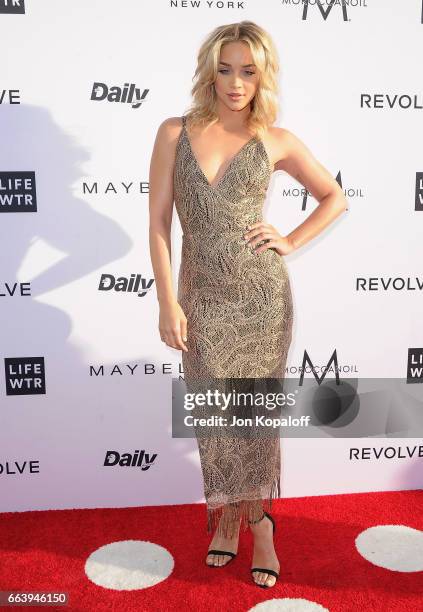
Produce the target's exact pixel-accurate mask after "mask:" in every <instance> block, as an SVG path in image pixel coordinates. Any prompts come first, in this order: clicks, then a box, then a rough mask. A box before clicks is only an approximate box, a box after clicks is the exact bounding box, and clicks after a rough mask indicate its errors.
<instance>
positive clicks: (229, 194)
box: [149, 21, 347, 587]
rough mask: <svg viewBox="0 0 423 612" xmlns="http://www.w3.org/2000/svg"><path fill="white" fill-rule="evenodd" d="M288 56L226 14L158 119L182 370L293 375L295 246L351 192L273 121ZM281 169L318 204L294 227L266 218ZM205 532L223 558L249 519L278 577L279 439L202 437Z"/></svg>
mask: <svg viewBox="0 0 423 612" xmlns="http://www.w3.org/2000/svg"><path fill="white" fill-rule="evenodd" d="M278 68H279V65H278V57H277V52H276V49H275V46H274V43H273V42H272V40H271V38H270V37H269V35H268V34H267V33H266V32H265V31H264V30H263V29H262V28H261V27H259V26H258V25H257V24H255V23H253V22H251V21H242V22H240V23H235V24H230V25H224V26H221V27H218V28H216V29H215V30H214V31H212V32H211V34H210V35H209V36H208V37H207V39H206V40H205V41H204V43H203V44H202V45H201V48H200V50H199V53H198V64H197V69H196V72H195V83H194V86H193V88H192V97H193V101H192V105H191V108H190V109H189V111H188V112H187V113H186V114H185V115H184V116H183V117H172V118H168V119H166V120H165V121H163V122H162V123H161V125H160V126H159V129H158V132H157V136H156V140H155V144H154V149H153V154H152V159H151V166H150V204H149V207H150V253H151V259H152V265H153V270H154V275H155V280H156V287H157V297H158V301H159V305H160V318H159V331H160V337H161V339H162V341H163V342H165V343H166V344H167V345H168V346H170V347H173V348H175V349H178V350H182V364H183V369H184V377H185V378H186V379H188V380H194V379H204V380H207V379H208V378H210V377H212V378H214V379H220V378H234V379H238V378H239V379H249V378H279V379H282V378H283V377H284V373H285V364H286V358H287V353H288V349H289V346H290V343H291V335H292V324H293V307H292V305H293V301H292V295H291V288H290V281H289V276H288V271H287V267H286V264H285V260H284V257H285V256H286V255H288V254H290V253H291V252H292V251H294V250H295V249H298V248H300V247H301V246H303V245H304V244H306V243H307V242H308V241H309V240H311V239H312V238H313V237H315V236H316V235H317V234H319V233H320V232H321V231H322V230H323V229H324V228H325V227H326V226H327V225H329V224H330V223H331V222H332V221H333V220H334V219H335V218H336V217H338V216H339V215H340V214H341V212H342V211H344V210H345V209H346V208H347V203H346V200H345V198H344V195H343V193H342V190H341V188H340V187H339V185H338V183H337V182H336V181H335V180H334V178H333V177H332V176H331V175H330V174H329V172H328V171H327V170H326V169H325V168H324V167H323V166H322V165H321V164H320V163H319V162H318V161H317V160H316V159H315V158H314V157H313V155H312V154H311V152H310V151H309V150H308V149H307V147H306V146H305V145H304V144H303V143H302V142H301V141H300V140H299V139H298V138H297V137H296V136H295V135H294V134H293V133H292V132H290V131H289V130H287V129H284V128H279V127H274V126H273V123H274V122H275V120H276V116H277V112H278V99H277V95H278ZM274 170H285V171H286V172H288V173H289V174H291V175H292V176H293V177H295V178H296V179H297V180H298V181H299V182H300V183H302V184H303V185H304V186H305V187H306V188H307V189H308V190H309V191H310V192H311V194H312V195H313V196H314V197H315V198H316V200H318V202H319V205H318V206H317V207H316V208H315V210H314V211H313V212H312V213H311V214H310V215H309V216H308V217H307V218H306V219H305V221H304V222H303V223H301V225H299V226H298V227H296V228H295V229H294V230H293V231H291V232H290V233H289V234H288V235H281V234H280V233H279V231H278V230H277V229H276V228H275V227H274V226H272V225H270V224H269V223H267V222H266V221H265V220H264V219H263V213H262V209H263V204H264V201H265V197H266V192H267V188H268V185H269V181H270V179H271V176H272V173H273V171H274ZM173 203H175V207H176V210H177V214H178V216H179V220H180V223H181V227H182V231H183V242H182V257H181V267H180V270H179V277H178V292H177V295H176V296H175V294H174V291H173V287H172V279H171V278H172V277H171V246H170V244H171V241H170V235H171V222H172V214H173ZM197 443H198V448H199V454H200V460H201V468H202V474H203V479H204V495H205V499H206V507H207V518H208V520H207V531H208V533H212V532H213V531H214V534H213V537H212V540H211V542H210V546H209V549H208V554H207V555H206V558H205V561H206V563H207V565H209V566H210V567H223V566H225V565H227V563H229V562H230V561H231V560H232V559H233V558H234V557H235V556H236V553H237V549H238V538H239V531H240V527H241V526H242V527H243V529H244V530H245V529H246V528H247V527H248V526H249V528H250V529H251V531H252V533H253V541H254V549H253V551H252V559H251V574H252V579H253V581H254V583H255V584H257V585H259V586H261V587H270V586H273V585H274V584H275V582H276V580H277V578H278V577H279V571H280V565H279V561H278V558H277V556H276V552H275V548H274V542H273V533H274V531H275V521H274V519H273V517H272V516H271V514H270V513H269V510H270V509H271V505H272V500H273V499H274V498H277V497H280V496H281V491H280V470H281V460H280V439H279V437H278V438H276V437H274V438H272V439H269V438H266V437H262V436H256V437H254V436H253V437H251V436H246V437H242V436H238V437H236V438H235V437H234V438H230V437H228V436H218V435H210V436H208V437H207V436H206V437H204V438H200V437H197Z"/></svg>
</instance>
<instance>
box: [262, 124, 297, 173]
mask: <svg viewBox="0 0 423 612" xmlns="http://www.w3.org/2000/svg"><path fill="white" fill-rule="evenodd" d="M266 138H267V147H268V149H269V150H270V151H271V154H272V159H273V160H274V163H275V164H276V168H275V169H278V167H277V163H278V162H279V163H283V161H284V160H285V159H287V158H288V157H289V156H290V155H292V154H295V153H300V152H304V151H305V150H307V147H306V146H305V144H304V143H303V142H302V140H301V139H300V138H298V136H296V135H295V134H294V132H293V131H292V130H289V129H288V128H282V127H275V126H272V127H269V128H268V130H267V135H266Z"/></svg>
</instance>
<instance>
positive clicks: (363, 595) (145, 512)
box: [0, 491, 423, 612]
mask: <svg viewBox="0 0 423 612" xmlns="http://www.w3.org/2000/svg"><path fill="white" fill-rule="evenodd" d="M422 500H423V494H422V492H421V491H401V492H386V493H372V494H369V493H362V494H352V495H331V496H325V497H302V498H291V499H281V500H278V501H277V502H276V503H275V506H274V510H273V516H274V518H275V520H276V534H275V542H276V551H277V553H278V558H279V562H280V564H281V576H280V579H279V581H278V583H277V584H276V586H275V587H273V588H269V589H261V588H259V587H257V586H255V585H254V584H252V582H251V578H250V573H249V567H250V557H251V553H252V536H251V534H250V533H249V532H246V533H241V537H240V548H239V554H238V556H237V558H236V559H235V560H234V561H232V562H231V563H230V564H229V565H228V567H226V568H217V569H210V568H208V567H207V566H206V565H205V563H204V556H205V552H206V550H207V547H208V544H209V539H210V538H209V536H207V534H206V533H205V527H204V521H205V507H204V505H203V504H190V505H177V506H159V507H143V508H119V509H98V510H56V511H34V512H17V513H9V512H8V513H2V514H1V521H0V541H1V550H0V568H1V570H0V590H2V591H6V590H15V591H24V590H27V591H56V592H63V591H66V592H68V593H69V596H70V603H69V605H68V606H56V607H54V608H53V607H52V606H50V607H47V608H46V609H50V610H51V609H56V610H72V611H74V610H75V611H76V610H81V611H84V612H85V611H97V610H98V611H102V610H115V611H118V612H125V611H137V612H142V611H146V610H148V611H150V610H154V611H156V610H160V611H176V610H178V611H180V610H185V609H187V610H190V611H191V612H194V611H197V610H198V611H200V610H201V611H203V610H204V611H206V610H210V611H215V610H222V611H226V610H240V611H241V610H242V611H248V610H251V609H253V608H254V606H257V604H259V603H260V602H265V601H267V602H269V604H272V600H275V599H276V600H279V603H278V606H279V607H277V606H276V601H275V602H273V604H272V605H268V607H266V606H264V604H263V605H262V606H258V607H257V610H263V611H264V610H266V609H269V610H270V609H271V610H278V609H280V610H292V611H297V610H298V611H302V610H310V612H312V611H313V610H316V611H317V610H320V609H322V610H324V609H327V610H329V611H330V612H340V611H342V612H350V611H351V612H352V611H354V612H356V611H357V610H372V612H378V611H381V612H382V611H387V610H389V611H390V612H396V611H398V612H406V611H408V610H410V611H413V612H415V611H417V610H419V609H420V610H421V609H422V608H423V599H422V596H423V571H421V570H422V569H423V568H422V567H420V565H419V564H420V562H421V558H422V557H421V553H422V551H423V547H421V550H420V552H419V547H420V543H421V539H420V537H421V536H423V534H422V533H421V532H420V533H419V532H418V531H415V530H422V529H423V501H422ZM383 525H390V526H395V525H402V526H404V528H405V529H406V528H407V527H408V528H412V529H409V532H403V531H401V529H402V528H401V529H400V530H399V533H396V529H397V528H395V527H390V528H388V531H389V530H393V534H392V537H394V538H399V539H398V540H397V542H398V543H397V544H395V546H391V547H390V549H389V550H388V551H387V550H386V540H384V538H385V537H386V534H385V532H384V530H383V529H381V530H379V531H378V530H375V531H374V532H373V531H372V530H371V532H370V533H374V534H375V536H376V539H375V540H372V539H371V538H370V540H369V539H366V538H367V536H366V535H365V534H364V535H363V536H360V537H363V538H364V543H363V545H364V546H365V545H367V546H368V547H369V554H373V553H374V554H375V555H378V554H379V553H380V550H379V549H380V548H381V549H382V552H381V553H380V554H381V555H382V557H389V559H390V561H389V562H392V563H393V564H394V567H398V565H395V564H400V563H409V562H410V563H411V565H412V567H411V569H410V568H407V569H406V570H401V571H398V570H395V569H387V568H386V567H379V565H376V564H375V563H373V562H371V561H369V560H367V559H366V558H364V556H363V555H362V554H360V552H359V550H358V548H359V547H357V546H356V543H355V540H356V538H357V536H359V534H361V533H362V532H363V531H365V530H366V529H368V528H370V527H375V526H383ZM408 534H409V535H410V539H408ZM389 537H391V535H389ZM389 537H388V544H389ZM122 540H139V541H147V542H152V543H154V544H156V545H159V546H160V547H163V549H165V550H163V554H164V560H165V562H168V561H169V560H171V567H170V569H169V568H168V571H167V573H166V575H165V576H164V577H163V576H161V577H159V578H157V580H156V581H157V584H154V585H153V586H148V587H146V588H136V589H135V590H116V588H113V589H111V588H105V587H104V586H99V585H98V584H95V583H94V582H92V580H90V578H88V576H87V574H86V572H85V562H86V560H87V558H88V557H89V555H90V554H91V553H93V552H94V551H95V550H96V549H98V548H99V547H101V546H104V545H107V544H110V543H113V542H118V541H122ZM366 543H367V544H366ZM403 544H404V546H405V548H404V549H402V545H403ZM136 545H137V546H138V544H136ZM142 546H150V545H148V544H147V545H142ZM384 546H385V551H384V552H383V547H384ZM410 546H411V551H410V552H409V551H408V550H407V547H410ZM373 549H374V550H373ZM157 550H159V552H160V551H161V549H157ZM401 550H402V552H401ZM166 551H167V552H166ZM361 552H362V551H361ZM160 554H162V553H160ZM401 555H402V559H401V558H399V557H401ZM413 555H414V557H413ZM159 556H160V555H159ZM153 557H154V555H153ZM391 557H392V558H391ZM172 558H173V559H172ZM413 558H414V561H413ZM160 563H162V561H161V560H160V559H159V561H158V564H159V565H160ZM173 563H174V565H173ZM127 565H128V566H127V567H126V570H125V568H123V570H124V572H125V571H127V572H129V574H128V573H126V574H124V575H125V576H126V577H128V576H131V571H132V570H133V569H134V568H133V567H131V564H130V560H128V563H127ZM134 565H136V564H134ZM108 569H110V571H111V572H112V573H113V572H115V573H116V571H117V572H119V571H121V570H122V567H121V566H119V567H115V566H113V564H112V565H111V566H110V568H108ZM137 569H138V568H137V567H135V570H137ZM156 575H157V572H156ZM166 576H168V577H166ZM106 579H107V578H106ZM289 599H293V600H296V601H292V602H290V601H288V600H289ZM308 602H310V604H309V603H308ZM313 604H314V605H313ZM319 605H320V606H321V607H322V608H319ZM314 606H316V607H314Z"/></svg>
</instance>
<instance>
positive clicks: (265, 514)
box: [248, 512, 279, 589]
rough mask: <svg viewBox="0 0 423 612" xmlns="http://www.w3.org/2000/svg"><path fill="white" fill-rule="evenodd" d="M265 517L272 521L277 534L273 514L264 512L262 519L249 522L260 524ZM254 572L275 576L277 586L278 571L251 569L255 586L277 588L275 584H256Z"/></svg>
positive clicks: (263, 568)
mask: <svg viewBox="0 0 423 612" xmlns="http://www.w3.org/2000/svg"><path fill="white" fill-rule="evenodd" d="M265 516H267V518H268V519H270V521H271V522H272V526H273V533H275V531H276V524H275V521H274V519H273V516H272V515H271V514H269V513H268V512H263V516H262V517H261V518H259V519H258V520H257V521H248V522H249V523H251V524H254V523H259V522H260V521H262V520H263V519H264V517H265ZM253 572H263V574H270V575H271V576H274V577H275V578H276V580H275V584H276V582H277V580H278V578H279V573H278V572H277V571H275V570H272V569H269V568H266V567H253V568H251V574H252V575H253V582H254V584H256V585H257V586H259V587H262V588H264V589H268V588H269V587H270V586H275V584H272V585H270V584H259V583H258V582H256V581H255V580H254V574H253Z"/></svg>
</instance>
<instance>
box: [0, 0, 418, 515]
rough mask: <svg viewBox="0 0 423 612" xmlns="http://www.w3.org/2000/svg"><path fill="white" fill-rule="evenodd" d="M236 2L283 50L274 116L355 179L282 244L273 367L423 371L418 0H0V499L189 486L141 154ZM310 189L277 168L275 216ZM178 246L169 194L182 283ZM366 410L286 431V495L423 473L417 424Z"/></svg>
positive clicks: (413, 478)
mask: <svg viewBox="0 0 423 612" xmlns="http://www.w3.org/2000/svg"><path fill="white" fill-rule="evenodd" d="M243 19H248V20H252V21H255V22H256V23H258V24H259V25H260V26H262V27H263V28H265V29H266V30H267V31H268V32H269V33H270V35H271V36H272V38H273V39H274V41H275V43H276V46H277V49H278V52H279V58H280V63H281V72H280V116H279V119H278V122H277V125H279V126H281V127H286V128H288V129H289V130H291V131H292V132H294V133H295V134H296V135H297V136H298V137H299V138H301V139H302V140H303V142H304V143H305V144H306V145H307V146H308V147H309V148H310V150H311V151H312V152H313V154H314V155H315V156H316V158H317V159H318V160H319V161H320V162H321V163H322V164H323V165H325V166H326V167H327V168H328V170H329V171H330V172H331V173H332V175H333V176H334V177H336V179H337V181H338V182H339V183H340V185H341V186H342V188H343V190H344V192H345V194H346V197H347V200H348V211H346V212H345V213H344V214H343V215H341V216H340V217H339V218H338V219H337V220H336V221H335V222H334V223H333V224H332V225H331V226H330V227H329V228H327V229H326V230H325V231H324V232H323V233H322V234H320V235H319V236H318V237H317V238H315V239H314V240H312V241H311V242H309V243H308V244H307V245H306V246H304V247H302V248H301V249H299V250H298V251H296V252H295V253H292V254H291V255H289V256H287V257H286V263H287V266H288V270H289V274H290V278H291V284H292V291H293V296H294V309H295V324H294V330H293V340H292V345H291V348H290V352H289V359H288V366H287V370H288V371H287V376H288V377H292V378H294V379H295V378H299V376H300V373H301V370H302V368H304V367H306V376H307V378H310V377H314V375H313V372H312V369H313V368H314V369H315V372H317V374H318V376H321V375H322V372H323V371H324V369H325V368H326V366H327V365H328V363H330V367H329V371H328V373H327V375H328V376H329V375H330V374H331V372H330V371H331V370H332V376H333V368H334V366H336V367H337V368H338V371H339V374H340V376H341V378H343V379H346V378H363V377H382V378H386V379H388V378H395V377H398V378H406V379H407V384H408V385H409V389H410V391H411V390H412V389H413V390H414V391H415V390H416V389H419V387H416V385H421V384H422V383H423V333H422V332H423V323H422V303H423V302H422V287H423V274H422V254H423V251H422V236H423V157H422V141H423V139H422V137H423V121H422V117H423V113H422V110H423V87H422V77H421V60H422V57H423V7H422V2H421V0H409V1H408V2H402V3H400V2H397V0H383V1H382V0H366V1H363V0H356V1H349V2H346V3H345V5H344V6H342V3H341V2H334V1H332V0H327V1H323V0H322V1H321V2H320V1H319V0H313V1H310V2H299V1H289V0H285V1H282V0H241V1H240V2H232V1H231V2H229V1H225V0H223V1H219V2H214V1H212V2H206V1H204V2H203V0H199V1H198V2H187V1H186V0H183V1H178V0H174V1H172V0H158V1H156V2H140V1H138V0H122V1H121V2H114V1H112V0H89V1H87V0H73V2H56V1H54V0H37V1H35V0H25V1H24V0H0V40H1V48H2V53H1V60H0V215H1V216H0V240H1V242H0V257H1V275H0V308H1V319H0V321H1V323H0V330H1V331H0V338H1V341H0V359H1V369H0V403H1V408H0V510H1V511H15V510H16V511H22V510H28V509H45V508H74V507H79V508H84V507H87V508H88V507H119V506H142V505H149V504H176V503H190V502H201V501H204V498H203V490H202V477H201V470H200V464H199V458H198V450H197V445H196V441H195V439H194V438H174V437H172V427H171V418H172V413H171V408H172V401H171V397H172V379H178V378H181V377H182V378H183V369H182V364H181V353H180V352H179V351H177V350H175V349H172V348H169V347H167V346H166V345H165V344H164V343H162V342H161V340H160V335H159V331H158V316H159V308H158V302H157V298H156V287H155V281H154V277H153V272H152V266H151V261H150V254H149V245H148V222H149V217H148V187H149V185H148V172H149V163H150V156H151V152H152V147H153V143H154V138H155V135H156V131H157V128H158V126H159V125H160V123H161V122H162V121H163V120H164V119H165V118H167V117H171V116H180V115H182V113H183V112H184V111H185V110H186V109H187V108H188V106H189V103H190V88H191V85H192V77H193V74H194V70H195V67H196V54H197V51H198V48H199V46H200V44H201V42H202V41H203V40H204V38H205V37H206V35H207V34H208V33H209V32H210V31H211V29H212V28H214V27H216V26H218V25H221V24H225V23H231V22H236V21H241V20H243ZM316 206H317V202H316V201H315V200H314V199H313V197H312V196H311V195H310V194H308V193H305V191H304V189H303V187H302V185H301V184H299V183H298V182H297V181H296V180H295V179H294V178H292V177H291V176H290V175H289V174H287V173H285V172H280V171H278V172H275V173H274V175H273V177H272V180H271V184H270V187H269V191H268V198H267V201H266V205H265V215H264V217H265V219H266V220H267V221H268V222H269V223H272V224H273V225H275V226H276V227H277V228H278V230H279V231H280V233H281V234H287V233H289V232H290V231H291V230H292V229H293V228H294V227H296V226H297V225H298V224H300V223H301V222H302V221H303V220H304V219H305V218H306V217H307V215H309V214H310V213H311V212H312V211H313V210H314V209H315V207H316ZM180 248H181V228H180V225H179V220H178V218H177V215H176V213H175V214H174V223H173V227H172V268H173V278H174V283H175V291H176V283H177V274H178V270H179V262H180ZM315 384H316V387H317V386H318V385H319V384H321V380H320V381H318V380H317V379H315ZM416 401H417V400H416ZM380 431H381V432H385V433H386V436H379V435H371V436H369V437H361V438H360V437H355V438H354V437H349V438H345V437H339V436H338V435H336V432H335V430H334V434H333V435H330V433H329V434H328V433H326V434H325V435H322V437H319V438H313V439H299V438H288V439H285V438H283V439H282V440H281V445H282V456H283V468H282V469H283V474H282V488H283V496H284V497H292V496H305V495H320V494H330V493H348V492H358V491H380V490H398V489H415V488H420V487H421V486H422V482H423V476H422V473H423V469H422V467H423V441H422V439H421V438H419V437H413V436H409V437H403V436H402V437H398V436H396V435H395V431H396V430H395V427H393V428H391V429H389V426H388V425H387V424H386V423H381V424H380Z"/></svg>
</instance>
